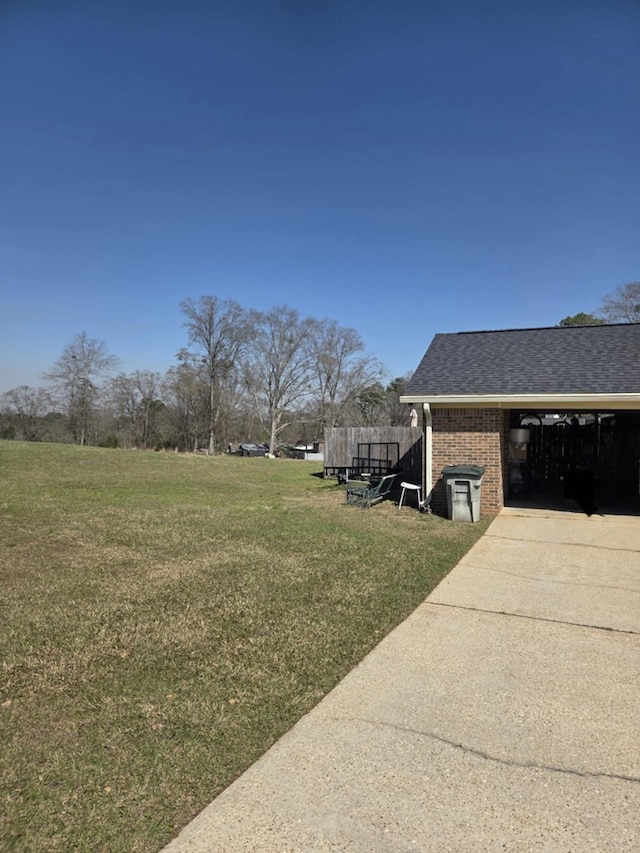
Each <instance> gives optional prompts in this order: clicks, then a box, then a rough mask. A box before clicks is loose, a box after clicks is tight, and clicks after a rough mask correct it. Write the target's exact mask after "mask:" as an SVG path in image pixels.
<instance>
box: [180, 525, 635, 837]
mask: <svg viewBox="0 0 640 853" xmlns="http://www.w3.org/2000/svg"><path fill="white" fill-rule="evenodd" d="M639 697H640V519H638V518H633V517H623V516H608V517H602V516H593V517H591V518H587V517H586V516H584V515H579V514H575V513H563V512H553V513H552V512H544V511H534V510H532V511H528V512H524V511H523V510H517V511H514V510H504V511H503V512H502V513H501V514H500V516H498V518H496V519H495V521H494V522H493V523H492V524H491V526H490V528H489V530H488V532H487V534H486V535H485V536H483V537H482V539H481V540H480V541H479V542H478V543H477V544H476V545H475V546H474V547H473V548H472V550H471V551H470V552H469V553H468V554H467V556H466V557H465V558H464V559H463V560H462V561H461V562H460V563H459V564H458V565H457V566H456V568H455V569H454V570H453V571H452V572H451V573H450V574H449V575H448V577H447V578H445V580H444V581H443V582H442V583H441V584H440V585H439V586H438V588H437V589H436V590H435V591H434V592H433V593H432V594H431V595H430V596H429V598H428V599H427V600H426V601H425V602H424V603H423V604H422V605H421V606H420V607H418V609H417V610H416V611H414V613H413V614H412V615H411V616H410V617H409V618H408V619H407V620H406V621H405V622H404V623H402V625H400V626H399V627H398V628H397V629H396V630H395V631H393V632H392V633H391V634H390V635H389V636H388V637H387V638H386V639H385V640H384V641H383V642H382V643H380V645H379V646H377V648H376V649H374V651H373V652H371V654H370V655H369V656H368V657H367V658H366V659H365V660H364V661H363V662H362V664H361V665H360V666H358V667H356V669H355V670H353V671H352V672H351V673H350V674H349V675H348V676H347V677H346V678H345V679H344V680H343V681H342V682H341V683H340V684H339V685H338V686H337V687H336V688H335V690H333V691H332V693H330V694H329V696H327V697H326V698H325V699H324V700H323V701H322V702H320V704H319V705H318V706H317V707H316V708H314V710H313V711H311V713H309V714H308V715H307V716H305V717H304V718H303V719H302V720H301V721H300V722H299V723H298V724H297V725H296V726H294V728H293V729H292V730H291V731H290V732H288V734H286V735H285V736H284V737H283V738H282V739H281V740H280V741H279V742H278V743H276V744H275V745H274V746H273V747H272V748H271V749H270V750H269V751H268V752H267V753H266V754H265V755H264V756H263V758H261V759H260V760H259V761H258V762H257V763H256V764H254V765H253V766H252V767H251V768H250V769H249V770H248V771H247V772H246V773H245V774H244V775H243V776H241V777H240V778H239V779H238V780H237V781H236V782H235V783H234V784H233V785H231V786H230V787H229V788H228V789H227V790H226V791H224V793H223V794H221V795H220V796H219V797H218V798H217V799H216V800H215V801H214V802H213V803H212V804H211V805H210V806H208V807H207V808H206V809H205V810H204V811H203V812H202V813H201V814H200V815H199V816H198V817H197V818H196V819H195V820H194V821H193V822H192V823H191V824H190V825H189V826H188V827H186V828H185V829H184V830H183V832H182V833H181V834H180V835H179V836H178V838H177V839H175V840H174V841H173V842H172V843H171V844H169V846H168V847H167V848H166V851H167V853H205V851H207V853H213V851H225V853H241V851H273V853H276V851H277V853H285V851H287V852H288V851H293V852H294V853H304V851H332V853H338V851H362V852H363V853H365V852H366V853H377V851H380V852H381V853H382V851H384V852H385V853H402V851H434V853H435V851H438V853H441V851H483V853H484V851H492V850H500V851H505V850H506V851H558V853H571V851H575V853H585V851H589V853H595V851H608V853H610V851H616V853H622V851H634V853H637V851H640V710H639V709H640V698H639Z"/></svg>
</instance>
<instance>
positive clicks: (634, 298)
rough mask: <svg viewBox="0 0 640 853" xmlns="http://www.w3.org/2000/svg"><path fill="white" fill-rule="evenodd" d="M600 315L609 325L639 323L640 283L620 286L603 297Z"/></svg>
mask: <svg viewBox="0 0 640 853" xmlns="http://www.w3.org/2000/svg"><path fill="white" fill-rule="evenodd" d="M601 314H602V316H603V317H604V318H605V319H606V320H607V321H608V322H609V323H640V281H632V282H630V283H629V284H622V285H620V287H617V288H616V289H615V290H614V291H613V293H610V294H608V295H607V296H605V297H604V299H603V300H602V308H601Z"/></svg>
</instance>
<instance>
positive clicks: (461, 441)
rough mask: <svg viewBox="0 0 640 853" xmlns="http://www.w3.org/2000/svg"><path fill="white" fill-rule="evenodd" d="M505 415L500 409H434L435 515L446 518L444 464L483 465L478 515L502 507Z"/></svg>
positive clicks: (433, 499)
mask: <svg viewBox="0 0 640 853" xmlns="http://www.w3.org/2000/svg"><path fill="white" fill-rule="evenodd" d="M508 415H509V413H508V412H506V411H504V410H503V409H433V410H432V427H433V446H432V453H433V483H434V489H433V497H432V500H431V506H432V507H433V510H434V512H437V513H439V514H442V515H446V512H447V495H446V491H445V487H444V482H443V478H442V469H443V468H444V467H445V466H446V465H465V464H471V465H484V466H485V469H486V470H485V473H484V477H483V480H482V491H481V498H480V513H481V515H496V514H497V513H498V512H500V510H501V509H502V507H503V506H504V482H505V470H506V469H505V460H506V455H505V453H504V448H505V446H506V444H505V442H506V440H507V439H506V436H507V435H508Z"/></svg>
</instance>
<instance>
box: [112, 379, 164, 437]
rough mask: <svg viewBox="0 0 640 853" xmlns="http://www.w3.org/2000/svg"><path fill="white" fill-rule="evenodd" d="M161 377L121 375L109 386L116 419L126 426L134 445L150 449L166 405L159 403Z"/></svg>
mask: <svg viewBox="0 0 640 853" xmlns="http://www.w3.org/2000/svg"><path fill="white" fill-rule="evenodd" d="M160 382H161V377H160V374H159V373H154V372H153V371H151V370H136V371H134V372H133V373H131V374H128V375H127V374H125V373H120V374H118V376H114V377H113V379H110V380H109V382H108V384H107V394H108V396H109V399H110V402H111V405H112V407H113V410H114V414H115V415H116V417H117V418H118V419H119V420H120V421H121V422H124V423H125V424H126V429H127V431H128V433H129V435H130V438H131V441H132V443H133V444H134V445H135V446H136V447H141V448H145V449H146V448H148V447H149V444H150V442H151V440H152V437H153V434H154V430H155V424H156V420H157V416H158V413H159V412H160V411H161V409H162V408H163V406H164V404H163V403H162V401H161V400H159V399H158V395H159V393H160V391H159V389H160Z"/></svg>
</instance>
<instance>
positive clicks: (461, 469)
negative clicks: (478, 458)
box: [442, 465, 485, 521]
mask: <svg viewBox="0 0 640 853" xmlns="http://www.w3.org/2000/svg"><path fill="white" fill-rule="evenodd" d="M484 472H485V468H484V466H483V465H447V466H446V468H443V469H442V476H443V478H444V485H445V489H446V492H447V517H448V518H450V519H451V520H452V521H480V492H481V486H482V476H483V474H484Z"/></svg>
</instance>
